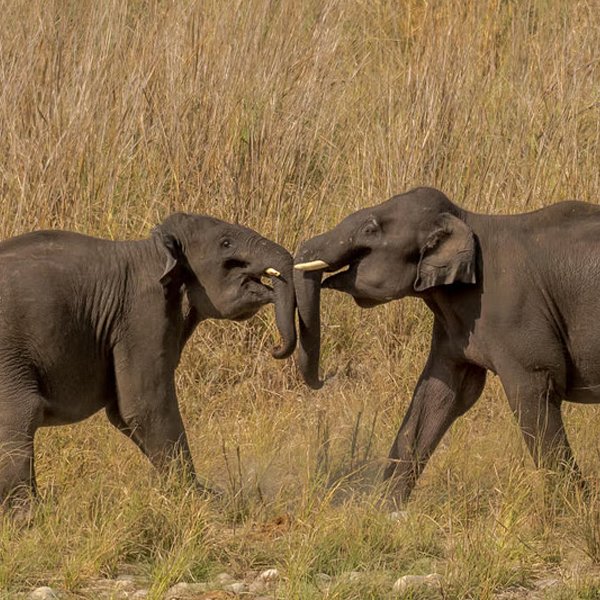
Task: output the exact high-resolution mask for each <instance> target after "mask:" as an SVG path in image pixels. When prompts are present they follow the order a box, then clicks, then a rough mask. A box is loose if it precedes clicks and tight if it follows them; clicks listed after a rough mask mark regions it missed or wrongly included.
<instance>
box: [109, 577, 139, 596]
mask: <svg viewBox="0 0 600 600" xmlns="http://www.w3.org/2000/svg"><path fill="white" fill-rule="evenodd" d="M112 583H113V585H114V587H115V588H116V589H117V590H119V591H123V592H134V591H135V578H134V577H133V576H132V575H119V576H118V577H117V578H116V579H115V580H114V581H113V582H112Z"/></svg>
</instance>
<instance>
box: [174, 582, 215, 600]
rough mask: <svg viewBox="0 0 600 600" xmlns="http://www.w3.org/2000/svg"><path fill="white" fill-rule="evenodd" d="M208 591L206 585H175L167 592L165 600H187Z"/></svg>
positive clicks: (183, 583)
mask: <svg viewBox="0 0 600 600" xmlns="http://www.w3.org/2000/svg"><path fill="white" fill-rule="evenodd" d="M208 589H209V586H208V584H207V583H185V582H182V583H176V584H175V585H174V586H172V587H170V588H169V589H168V590H167V593H166V595H165V600H187V599H188V598H194V597H196V596H197V595H198V594H202V593H204V592H206V591H207V590H208Z"/></svg>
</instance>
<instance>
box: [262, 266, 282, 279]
mask: <svg viewBox="0 0 600 600" xmlns="http://www.w3.org/2000/svg"><path fill="white" fill-rule="evenodd" d="M265 275H268V276H269V277H281V273H280V272H279V271H278V270H277V269H274V268H273V267H269V268H268V269H265Z"/></svg>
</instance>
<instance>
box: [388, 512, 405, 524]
mask: <svg viewBox="0 0 600 600" xmlns="http://www.w3.org/2000/svg"><path fill="white" fill-rule="evenodd" d="M388 518H389V520H390V521H394V522H398V521H406V519H408V511H406V510H394V511H393V512H391V513H390V514H389V515H388Z"/></svg>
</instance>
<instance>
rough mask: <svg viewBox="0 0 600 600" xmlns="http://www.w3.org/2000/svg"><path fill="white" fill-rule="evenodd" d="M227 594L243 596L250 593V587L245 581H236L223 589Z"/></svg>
mask: <svg viewBox="0 0 600 600" xmlns="http://www.w3.org/2000/svg"><path fill="white" fill-rule="evenodd" d="M223 589H224V590H225V591H226V592H233V593H234V594H236V595H238V594H243V593H244V592H247V591H248V586H247V585H246V584H245V583H244V582H243V581H236V582H234V583H230V584H229V585H226V586H225V587H224V588H223Z"/></svg>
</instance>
